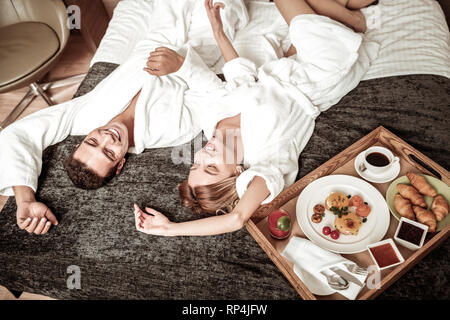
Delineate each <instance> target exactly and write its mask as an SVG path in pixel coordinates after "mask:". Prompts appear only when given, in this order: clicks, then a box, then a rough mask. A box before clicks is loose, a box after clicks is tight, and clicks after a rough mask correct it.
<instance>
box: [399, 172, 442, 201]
mask: <svg viewBox="0 0 450 320" xmlns="http://www.w3.org/2000/svg"><path fill="white" fill-rule="evenodd" d="M406 176H407V177H408V179H409V181H411V184H412V185H413V187H414V188H416V189H417V191H419V192H420V193H421V194H423V195H426V196H430V197H435V196H436V195H437V192H436V190H434V188H433V187H432V186H431V185H430V184H429V183H428V182H427V181H426V180H425V178H424V177H423V176H421V175H418V174H415V173H412V172H408V173H407V174H406Z"/></svg>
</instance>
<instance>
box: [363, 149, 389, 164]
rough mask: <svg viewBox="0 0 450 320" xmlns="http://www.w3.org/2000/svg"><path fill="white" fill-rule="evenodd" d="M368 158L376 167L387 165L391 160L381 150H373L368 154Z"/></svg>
mask: <svg viewBox="0 0 450 320" xmlns="http://www.w3.org/2000/svg"><path fill="white" fill-rule="evenodd" d="M366 160H367V162H368V163H370V164H371V165H373V166H375V167H385V166H387V165H388V164H389V163H390V161H389V158H388V157H386V156H385V155H384V154H382V153H381V152H371V153H369V154H368V155H367V156H366Z"/></svg>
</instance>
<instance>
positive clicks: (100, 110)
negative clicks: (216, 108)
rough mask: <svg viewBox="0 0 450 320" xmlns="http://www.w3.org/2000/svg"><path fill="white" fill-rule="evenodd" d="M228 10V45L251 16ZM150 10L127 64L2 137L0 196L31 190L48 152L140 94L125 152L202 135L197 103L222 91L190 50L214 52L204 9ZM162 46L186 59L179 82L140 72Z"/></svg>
mask: <svg viewBox="0 0 450 320" xmlns="http://www.w3.org/2000/svg"><path fill="white" fill-rule="evenodd" d="M225 3H226V4H227V8H228V11H227V14H226V15H224V28H225V30H226V32H227V34H228V36H229V37H231V38H233V37H234V33H235V29H238V28H242V27H243V26H245V25H246V24H247V22H248V15H247V11H246V8H245V4H244V3H243V1H242V0H226V1H225ZM200 7H201V8H203V9H202V10H200ZM151 11H152V17H151V21H152V26H151V27H150V30H149V32H148V36H147V38H146V39H144V40H142V41H140V42H139V43H138V44H137V45H136V47H135V48H134V49H133V51H132V53H131V55H130V57H129V59H128V60H127V61H126V62H125V63H124V64H122V65H120V66H119V67H118V68H117V69H116V70H114V72H112V73H111V74H110V75H109V76H108V77H106V78H105V79H104V80H103V81H101V82H100V83H99V84H98V85H97V86H96V87H95V88H94V89H93V90H92V91H91V92H89V93H87V94H86V95H84V96H82V97H79V98H76V99H73V100H71V101H68V102H65V103H62V104H59V105H56V106H53V107H49V108H46V109H44V110H41V111H39V112H36V113H34V114H32V115H29V116H27V117H25V118H24V119H21V120H19V121H16V122H15V123H13V124H11V125H10V126H8V127H7V128H6V129H5V130H3V131H2V132H1V133H0V195H5V196H12V195H13V194H14V192H13V189H12V187H13V186H28V187H30V188H32V189H33V190H34V191H36V189H37V182H38V177H39V175H40V173H41V169H42V152H43V150H44V149H45V148H47V147H48V146H50V145H53V144H56V143H58V142H60V141H62V140H64V139H65V138H66V137H67V136H69V135H86V134H88V133H89V132H90V131H92V130H93V129H95V128H98V127H100V126H103V125H105V124H106V123H107V122H108V121H110V120H111V119H112V118H113V117H115V116H117V115H118V114H119V113H121V112H122V111H124V110H125V109H126V107H127V106H128V105H129V103H130V101H131V99H132V98H133V97H134V96H135V95H136V94H137V92H138V91H139V90H141V94H140V96H139V99H138V102H137V105H136V111H135V128H134V137H135V147H133V148H130V150H129V152H134V153H141V152H142V151H143V150H144V149H146V148H160V147H170V146H176V145H179V144H183V143H186V142H188V141H190V140H191V139H193V138H194V137H195V136H196V135H197V134H198V133H200V132H201V126H200V125H199V123H198V122H197V121H196V120H197V119H199V115H200V114H202V113H203V109H202V108H203V107H205V106H206V107H208V105H207V104H205V103H204V104H198V103H197V101H198V99H199V97H201V96H202V95H205V94H207V93H209V92H210V91H209V90H208V88H209V87H212V88H213V89H214V90H215V92H218V91H217V90H218V89H220V88H221V87H223V83H222V81H221V80H220V79H219V78H217V76H216V75H215V74H214V73H213V72H211V71H210V70H209V69H208V66H207V65H205V63H204V61H203V59H202V58H201V57H200V56H199V55H198V54H197V53H196V52H195V50H194V49H192V46H197V47H200V51H202V50H203V51H202V54H203V55H204V56H206V57H211V56H212V52H211V46H210V47H209V49H208V47H205V48H206V49H205V48H203V49H201V48H202V46H203V45H206V44H207V43H211V42H212V41H214V39H213V37H212V34H205V32H204V31H205V30H208V31H210V30H211V26H210V24H209V21H208V20H207V16H206V12H205V10H204V7H203V2H201V3H200V2H199V1H195V0H187V1H178V0H154V1H153V3H152V9H151ZM194 21H195V22H194ZM205 28H206V29H205ZM160 46H166V47H169V48H172V49H174V50H176V51H178V52H179V53H180V54H182V55H186V61H185V63H184V66H183V70H185V72H184V75H183V78H181V77H180V76H176V75H168V76H163V77H155V76H151V75H149V74H148V73H147V72H146V71H143V68H144V67H145V64H146V62H147V59H148V56H149V53H150V52H151V51H153V50H154V49H155V48H156V47H160ZM215 49H216V50H217V46H216V48H215ZM215 59H217V58H215ZM213 89H211V90H213ZM189 97H190V98H189ZM186 98H187V99H186ZM185 99H186V100H187V101H188V102H190V103H191V104H190V106H192V108H191V107H190V106H188V105H187V104H186V103H185ZM194 109H195V110H194Z"/></svg>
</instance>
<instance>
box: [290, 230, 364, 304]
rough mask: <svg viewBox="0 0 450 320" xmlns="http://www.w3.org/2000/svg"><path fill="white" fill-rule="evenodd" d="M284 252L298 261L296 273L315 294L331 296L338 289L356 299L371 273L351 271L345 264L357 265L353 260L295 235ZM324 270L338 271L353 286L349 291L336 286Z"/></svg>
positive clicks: (328, 272) (338, 291)
mask: <svg viewBox="0 0 450 320" xmlns="http://www.w3.org/2000/svg"><path fill="white" fill-rule="evenodd" d="M281 255H282V256H284V257H285V258H286V259H288V260H289V261H291V262H292V263H293V264H294V272H295V273H296V274H297V276H298V277H299V278H300V280H302V281H303V282H304V283H305V285H306V286H307V287H308V289H309V290H311V292H312V293H314V294H317V295H330V294H332V293H334V292H337V293H339V294H341V295H343V296H344V297H346V298H347V299H350V300H354V299H356V297H357V296H358V293H359V292H360V291H361V289H362V288H363V287H364V283H365V281H366V277H367V276H362V275H359V274H355V273H350V271H348V269H347V268H346V267H345V265H344V263H345V264H355V263H354V262H353V261H350V260H348V259H346V258H344V257H342V256H341V255H339V254H336V253H332V252H329V251H327V250H324V249H322V248H320V247H318V246H317V245H315V244H314V243H312V242H311V241H309V240H307V239H304V238H299V237H292V238H291V240H289V243H288V245H287V246H286V248H285V249H284V250H283V252H282V253H281ZM336 271H337V272H336ZM321 272H325V273H327V274H332V273H334V272H336V273H338V274H339V275H340V276H342V277H343V278H345V279H346V280H347V281H348V282H349V284H350V285H349V287H348V288H347V289H345V290H335V289H332V288H331V287H330V286H329V285H328V281H327V278H326V277H325V276H324V275H323V274H322V273H321ZM350 280H353V281H350Z"/></svg>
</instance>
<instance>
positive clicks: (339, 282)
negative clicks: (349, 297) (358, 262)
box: [320, 271, 349, 290]
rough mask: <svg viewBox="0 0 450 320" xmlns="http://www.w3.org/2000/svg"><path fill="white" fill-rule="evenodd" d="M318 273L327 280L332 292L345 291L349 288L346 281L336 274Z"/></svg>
mask: <svg viewBox="0 0 450 320" xmlns="http://www.w3.org/2000/svg"><path fill="white" fill-rule="evenodd" d="M320 273H321V274H323V275H324V276H325V277H326V278H327V282H328V285H329V286H330V287H331V288H332V289H334V290H345V289H347V288H348V287H349V283H348V281H347V280H345V279H344V278H342V277H341V276H340V275H338V274H337V273H334V272H329V273H326V272H325V271H321V272H320Z"/></svg>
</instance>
